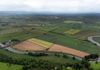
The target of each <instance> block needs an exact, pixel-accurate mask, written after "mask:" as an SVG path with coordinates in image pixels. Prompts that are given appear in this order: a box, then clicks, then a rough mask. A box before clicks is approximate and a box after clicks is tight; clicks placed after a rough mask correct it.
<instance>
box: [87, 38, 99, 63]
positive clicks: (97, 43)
mask: <svg viewBox="0 0 100 70" xmlns="http://www.w3.org/2000/svg"><path fill="white" fill-rule="evenodd" d="M94 37H100V36H90V37H88V41H90V42H91V43H93V44H96V45H97V46H98V47H100V43H99V42H97V41H95V40H94V39H93V38H94ZM98 62H100V57H99V58H98Z"/></svg>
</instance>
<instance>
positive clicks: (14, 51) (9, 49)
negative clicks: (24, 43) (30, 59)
mask: <svg viewBox="0 0 100 70" xmlns="http://www.w3.org/2000/svg"><path fill="white" fill-rule="evenodd" d="M5 49H6V50H8V51H10V52H13V53H17V54H28V52H24V51H23V52H21V51H18V50H16V49H13V48H11V47H6V48H5Z"/></svg>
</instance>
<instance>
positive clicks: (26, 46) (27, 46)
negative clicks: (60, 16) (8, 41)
mask: <svg viewBox="0 0 100 70" xmlns="http://www.w3.org/2000/svg"><path fill="white" fill-rule="evenodd" d="M36 40H37V39H36ZM38 43H39V44H38ZM38 43H34V42H33V41H32V42H31V41H29V40H27V41H24V42H22V43H19V44H17V45H15V46H14V48H15V49H17V50H20V51H47V52H62V53H66V54H70V55H73V56H77V57H81V58H84V57H85V56H87V55H89V54H88V53H86V52H83V51H78V50H75V49H72V48H68V47H65V46H62V45H58V44H53V43H52V45H50V46H49V47H47V48H46V47H44V46H43V45H44V43H42V42H41V41H39V42H38ZM40 43H41V45H40ZM48 44H49V43H48ZM47 49H48V50H47Z"/></svg>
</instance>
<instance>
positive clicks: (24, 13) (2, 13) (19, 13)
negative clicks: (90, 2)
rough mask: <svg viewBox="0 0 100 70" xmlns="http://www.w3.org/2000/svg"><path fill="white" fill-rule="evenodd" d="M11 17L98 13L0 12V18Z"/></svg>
mask: <svg viewBox="0 0 100 70" xmlns="http://www.w3.org/2000/svg"><path fill="white" fill-rule="evenodd" d="M11 15H12V16H13V15H35V16H36V15H37V16H38V15H39V16H100V13H51V12H46V13H36V12H35V13H34V12H26V11H0V16H11Z"/></svg>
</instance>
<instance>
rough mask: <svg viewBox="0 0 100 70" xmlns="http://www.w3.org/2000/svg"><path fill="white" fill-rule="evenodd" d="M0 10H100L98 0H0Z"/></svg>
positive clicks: (79, 11) (65, 11) (81, 11)
mask: <svg viewBox="0 0 100 70" xmlns="http://www.w3.org/2000/svg"><path fill="white" fill-rule="evenodd" d="M0 11H32V12H55V13H86V12H97V13H99V12H100V0H0Z"/></svg>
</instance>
